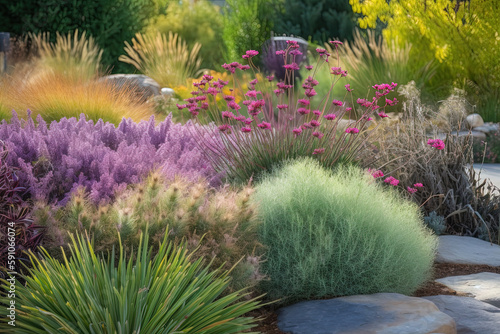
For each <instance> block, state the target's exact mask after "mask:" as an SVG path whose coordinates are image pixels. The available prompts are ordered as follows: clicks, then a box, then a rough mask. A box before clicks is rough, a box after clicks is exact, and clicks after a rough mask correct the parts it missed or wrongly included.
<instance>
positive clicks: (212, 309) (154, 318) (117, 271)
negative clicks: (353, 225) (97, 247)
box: [0, 231, 259, 334]
mask: <svg viewBox="0 0 500 334" xmlns="http://www.w3.org/2000/svg"><path fill="white" fill-rule="evenodd" d="M148 239H149V237H148V235H147V231H146V232H145V233H144V235H143V236H141V240H140V242H139V247H138V248H137V253H136V254H133V253H132V254H131V256H130V258H129V259H128V257H127V254H126V252H125V251H124V249H123V245H122V244H121V243H120V244H119V248H118V249H119V254H118V255H117V256H115V251H114V250H113V252H112V254H111V256H108V257H107V259H106V258H103V257H101V256H98V255H96V254H95V252H94V247H93V245H92V242H91V241H90V240H89V238H88V236H87V237H81V236H79V235H78V236H77V237H76V238H75V237H74V236H71V249H70V250H71V256H67V255H66V253H65V254H64V261H63V262H60V261H58V260H56V259H54V258H53V257H51V256H50V255H49V253H48V252H47V251H46V250H44V249H42V252H43V257H42V259H39V258H38V257H37V256H36V255H35V254H33V253H30V259H31V262H32V264H33V269H30V270H29V273H30V275H29V276H25V277H24V278H25V279H26V286H24V285H21V284H18V285H17V286H16V297H15V298H16V307H18V308H17V314H16V320H17V323H16V333H42V332H43V333H53V334H55V333H61V331H63V332H67V333H87V332H89V333H90V332H92V333H138V332H141V333H142V332H144V333H150V334H155V333H158V334H159V333H182V332H183V333H200V334H201V333H207V334H208V333H218V334H223V333H239V332H241V331H245V330H248V329H251V328H252V327H254V326H255V324H254V319H253V318H250V317H246V316H244V315H245V314H246V313H248V312H249V311H252V310H255V309H257V308H258V307H259V301H258V298H254V299H249V300H242V297H245V296H248V293H246V292H244V291H236V292H233V293H230V294H227V295H225V296H224V297H221V294H222V293H223V292H224V291H225V290H226V288H227V286H228V284H229V282H230V276H229V274H230V273H229V272H228V271H223V270H221V269H216V270H209V269H208V268H207V267H205V266H203V265H202V259H201V258H200V259H197V260H196V259H195V258H194V257H195V256H194V254H193V253H189V252H188V250H187V249H186V244H185V243H181V244H180V245H179V246H174V245H173V244H172V243H171V242H168V241H167V236H166V235H165V237H164V238H163V240H162V241H161V243H160V244H159V245H158V252H157V254H156V255H155V256H153V255H152V253H151V248H149V242H148ZM108 255H109V254H108ZM134 255H135V256H134ZM115 257H117V258H118V260H117V261H115ZM2 282H3V289H5V290H6V291H8V290H9V288H8V286H10V283H9V282H8V281H6V280H2ZM5 290H4V291H5ZM9 300H11V299H9V298H7V296H6V295H5V294H2V298H0V301H1V302H2V303H3V304H4V303H5V304H9ZM2 310H3V311H0V313H1V314H2V323H1V324H0V325H1V327H2V328H4V329H5V328H7V327H8V326H9V325H7V322H8V321H9V318H8V317H7V314H8V312H9V310H8V309H7V308H6V307H2ZM9 327H10V326H9Z"/></svg>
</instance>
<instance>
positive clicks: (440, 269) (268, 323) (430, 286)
mask: <svg viewBox="0 0 500 334" xmlns="http://www.w3.org/2000/svg"><path fill="white" fill-rule="evenodd" d="M481 272H492V273H497V274H500V267H491V266H486V265H466V264H450V263H436V264H435V265H434V275H433V279H432V280H430V281H429V282H427V283H426V284H425V285H424V286H422V287H421V288H420V289H418V290H417V291H416V292H415V293H414V294H413V296H414V297H424V296H436V295H458V296H460V293H457V292H456V291H454V290H452V289H449V288H447V287H446V286H445V285H443V284H440V283H437V282H435V281H434V280H435V279H438V278H444V277H448V276H460V275H470V274H477V273H481ZM275 311H276V310H275V309H273V308H272V306H264V307H262V308H260V309H259V310H258V311H257V312H256V313H254V314H252V316H254V317H256V318H261V320H260V321H259V322H258V326H257V327H255V328H253V330H252V331H255V332H260V333H264V334H286V333H285V332H282V331H280V330H279V329H278V317H277V314H276V312H275Z"/></svg>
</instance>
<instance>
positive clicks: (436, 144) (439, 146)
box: [427, 139, 445, 150]
mask: <svg viewBox="0 0 500 334" xmlns="http://www.w3.org/2000/svg"><path fill="white" fill-rule="evenodd" d="M427 145H430V146H432V147H434V148H436V149H438V150H444V147H445V145H444V142H443V141H442V140H441V139H429V140H428V141H427Z"/></svg>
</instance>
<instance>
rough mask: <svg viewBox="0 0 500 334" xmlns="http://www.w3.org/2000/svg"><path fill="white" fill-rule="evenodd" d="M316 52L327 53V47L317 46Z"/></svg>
mask: <svg viewBox="0 0 500 334" xmlns="http://www.w3.org/2000/svg"><path fill="white" fill-rule="evenodd" d="M316 52H317V53H319V54H324V53H326V49H322V48H317V49H316Z"/></svg>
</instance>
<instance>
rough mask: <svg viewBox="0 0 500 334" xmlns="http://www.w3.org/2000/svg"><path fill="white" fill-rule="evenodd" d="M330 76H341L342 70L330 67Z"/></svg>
mask: <svg viewBox="0 0 500 334" xmlns="http://www.w3.org/2000/svg"><path fill="white" fill-rule="evenodd" d="M331 70H332V74H333V75H341V74H342V69H341V68H340V67H332V68H331Z"/></svg>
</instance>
